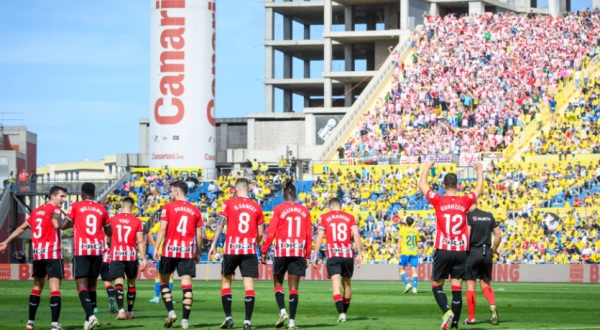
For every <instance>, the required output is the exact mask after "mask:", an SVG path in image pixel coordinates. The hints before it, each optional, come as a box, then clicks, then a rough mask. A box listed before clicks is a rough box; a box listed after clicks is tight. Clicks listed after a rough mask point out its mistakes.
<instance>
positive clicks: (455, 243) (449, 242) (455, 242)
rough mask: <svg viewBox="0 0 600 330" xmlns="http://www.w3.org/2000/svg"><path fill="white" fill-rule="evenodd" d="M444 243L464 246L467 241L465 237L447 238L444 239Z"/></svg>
mask: <svg viewBox="0 0 600 330" xmlns="http://www.w3.org/2000/svg"><path fill="white" fill-rule="evenodd" d="M442 243H443V244H446V245H450V246H463V245H465V244H467V242H466V241H465V240H464V239H461V240H450V239H447V238H444V239H442Z"/></svg>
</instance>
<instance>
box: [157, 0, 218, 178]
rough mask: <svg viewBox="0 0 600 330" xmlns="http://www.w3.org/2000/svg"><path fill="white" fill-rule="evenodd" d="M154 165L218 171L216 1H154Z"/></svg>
mask: <svg viewBox="0 0 600 330" xmlns="http://www.w3.org/2000/svg"><path fill="white" fill-rule="evenodd" d="M150 3H151V11H150V16H151V18H150V24H151V28H150V38H151V40H150V107H151V113H150V128H149V131H150V137H149V140H150V141H149V152H150V155H149V158H150V159H149V162H150V167H163V166H164V165H168V166H170V167H203V168H207V169H208V168H214V167H215V161H216V157H215V153H216V141H215V138H216V128H215V101H214V99H215V1H209V0H151V1H150Z"/></svg>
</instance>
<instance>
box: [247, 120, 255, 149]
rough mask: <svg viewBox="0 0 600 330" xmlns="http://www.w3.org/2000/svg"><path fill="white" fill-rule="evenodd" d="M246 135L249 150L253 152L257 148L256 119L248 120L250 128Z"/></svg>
mask: <svg viewBox="0 0 600 330" xmlns="http://www.w3.org/2000/svg"><path fill="white" fill-rule="evenodd" d="M246 133H247V136H248V142H247V145H248V149H249V150H253V149H255V148H256V147H255V146H256V119H254V118H248V128H247V132H246Z"/></svg>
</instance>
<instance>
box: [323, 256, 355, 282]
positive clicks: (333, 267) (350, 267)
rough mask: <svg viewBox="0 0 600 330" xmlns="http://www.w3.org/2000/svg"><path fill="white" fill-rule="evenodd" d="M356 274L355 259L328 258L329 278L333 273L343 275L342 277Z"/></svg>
mask: <svg viewBox="0 0 600 330" xmlns="http://www.w3.org/2000/svg"><path fill="white" fill-rule="evenodd" d="M353 274H354V259H352V258H342V257H333V258H329V259H327V278H331V276H333V275H342V277H352V275H353Z"/></svg>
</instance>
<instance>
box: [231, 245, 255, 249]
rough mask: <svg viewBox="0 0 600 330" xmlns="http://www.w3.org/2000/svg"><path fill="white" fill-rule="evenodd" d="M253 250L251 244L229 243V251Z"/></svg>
mask: <svg viewBox="0 0 600 330" xmlns="http://www.w3.org/2000/svg"><path fill="white" fill-rule="evenodd" d="M252 248H254V245H253V244H244V243H229V249H230V250H236V249H252Z"/></svg>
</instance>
